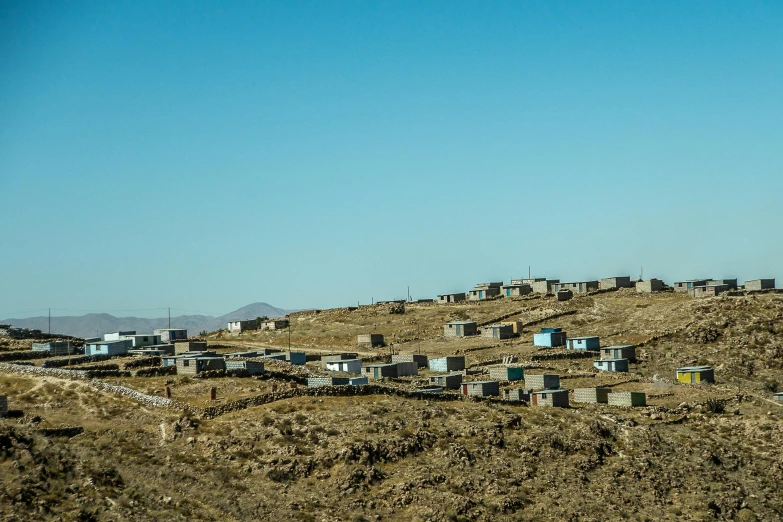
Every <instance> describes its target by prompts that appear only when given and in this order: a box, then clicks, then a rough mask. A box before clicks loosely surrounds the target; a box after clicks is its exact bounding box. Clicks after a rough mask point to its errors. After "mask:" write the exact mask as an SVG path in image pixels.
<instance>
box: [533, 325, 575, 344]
mask: <svg viewBox="0 0 783 522" xmlns="http://www.w3.org/2000/svg"><path fill="white" fill-rule="evenodd" d="M566 339H567V335H566V333H565V332H564V331H563V330H562V329H560V328H542V329H541V333H537V334H533V346H538V347H543V348H555V347H557V346H565V344H566Z"/></svg>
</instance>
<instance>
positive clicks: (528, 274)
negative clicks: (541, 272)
mask: <svg viewBox="0 0 783 522" xmlns="http://www.w3.org/2000/svg"><path fill="white" fill-rule="evenodd" d="M530 279H531V277H530V265H527V280H528V282H530Z"/></svg>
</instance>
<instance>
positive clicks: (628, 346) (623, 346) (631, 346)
mask: <svg viewBox="0 0 783 522" xmlns="http://www.w3.org/2000/svg"><path fill="white" fill-rule="evenodd" d="M633 347H634V346H633V345H632V344H616V345H614V346H602V347H601V349H602V350H609V349H611V348H633Z"/></svg>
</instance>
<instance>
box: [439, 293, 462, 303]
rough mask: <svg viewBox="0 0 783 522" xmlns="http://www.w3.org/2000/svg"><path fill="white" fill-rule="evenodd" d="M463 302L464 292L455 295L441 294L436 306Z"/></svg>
mask: <svg viewBox="0 0 783 522" xmlns="http://www.w3.org/2000/svg"><path fill="white" fill-rule="evenodd" d="M464 300H465V292H461V293H457V294H441V295H439V296H438V304H448V303H461V302H462V301H464Z"/></svg>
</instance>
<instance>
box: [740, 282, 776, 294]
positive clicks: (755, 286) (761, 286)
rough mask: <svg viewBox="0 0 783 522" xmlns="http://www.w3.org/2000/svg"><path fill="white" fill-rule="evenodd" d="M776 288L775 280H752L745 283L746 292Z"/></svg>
mask: <svg viewBox="0 0 783 522" xmlns="http://www.w3.org/2000/svg"><path fill="white" fill-rule="evenodd" d="M772 288H775V280H774V279H752V280H750V281H745V290H750V291H753V290H768V289H772Z"/></svg>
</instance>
